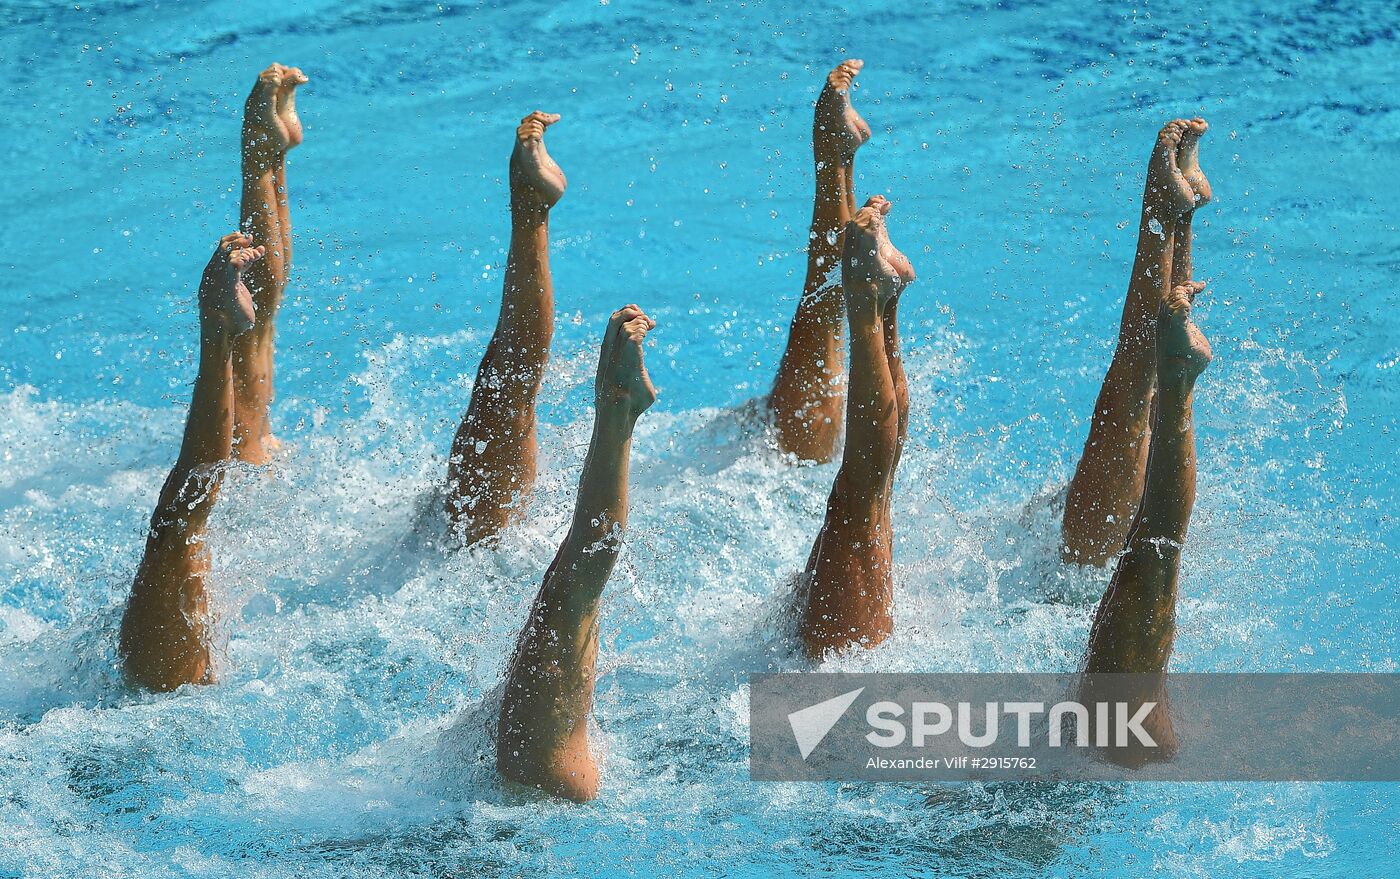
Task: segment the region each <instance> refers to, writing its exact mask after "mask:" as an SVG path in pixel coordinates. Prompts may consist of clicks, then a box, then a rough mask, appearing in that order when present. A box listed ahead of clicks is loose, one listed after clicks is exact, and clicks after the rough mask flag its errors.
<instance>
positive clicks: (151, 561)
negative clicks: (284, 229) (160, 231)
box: [120, 232, 267, 690]
mask: <svg viewBox="0 0 1400 879" xmlns="http://www.w3.org/2000/svg"><path fill="white" fill-rule="evenodd" d="M266 255H267V249H266V248H265V247H263V246H258V247H254V246H253V238H252V236H249V235H244V234H243V233H241V232H234V233H231V234H229V235H225V236H224V237H223V239H222V240H221V241H220V242H219V246H218V248H217V249H216V250H215V251H214V256H213V257H212V258H211V259H210V260H209V264H208V265H207V266H205V268H204V275H203V277H202V278H201V280H200V282H199V372H198V373H197V374H196V375H195V379H194V395H193V398H192V399H191V400H190V412H189V417H188V418H187V420H186V421H185V437H184V441H183V442H182V443H181V445H180V456H179V457H178V458H177V459H176V461H175V467H174V469H172V470H171V471H170V475H169V476H168V477H166V480H165V485H164V486H163V487H162V488H161V490H160V500H159V502H157V504H156V511H155V513H154V515H152V516H151V527H150V530H149V531H148V532H147V536H146V552H145V555H144V556H142V558H141V565H140V567H139V568H137V570H136V581H135V583H134V584H133V585H132V587H131V598H130V600H129V601H128V602H127V606H126V614H125V615H124V616H123V617H122V626H121V643H120V647H121V654H122V658H123V660H124V662H125V667H126V672H127V675H128V676H129V677H130V678H131V679H132V680H133V681H134V682H136V683H138V684H140V685H142V686H144V687H148V688H150V689H152V690H173V689H175V688H176V687H178V686H180V685H181V684H191V683H208V682H209V681H211V680H212V669H211V668H210V665H209V642H208V638H207V637H206V631H205V627H206V614H205V608H206V599H205V592H204V578H205V575H206V574H207V573H208V571H209V554H208V552H207V551H206V549H205V547H204V529H205V525H206V523H207V522H208V521H209V513H210V512H211V511H212V510H213V508H214V502H215V500H216V499H217V497H218V493H219V484H220V482H221V481H222V479H223V469H224V465H225V464H226V463H227V461H228V459H229V456H230V454H231V452H232V449H233V434H234V420H235V419H234V392H233V389H234V384H235V382H234V373H233V359H234V350H235V348H236V344H237V340H238V339H239V338H240V337H242V336H244V335H246V334H247V333H248V332H250V331H251V330H252V329H253V327H254V325H255V323H256V317H255V313H254V306H253V296H252V293H251V292H250V290H249V288H248V286H247V284H246V278H247V277H248V275H250V274H251V269H252V267H253V266H256V265H258V264H259V263H260V262H261V261H262V260H263V259H265V258H266Z"/></svg>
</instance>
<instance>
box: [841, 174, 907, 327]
mask: <svg viewBox="0 0 1400 879" xmlns="http://www.w3.org/2000/svg"><path fill="white" fill-rule="evenodd" d="M891 207H893V205H891V204H890V202H889V200H888V199H886V198H885V197H884V196H883V195H876V196H871V198H870V200H869V201H867V202H866V203H865V207H863V208H861V209H860V210H859V211H857V212H856V215H855V216H854V217H852V218H851V223H850V225H849V226H847V227H846V242H847V244H846V247H845V256H844V258H845V260H846V268H847V271H848V272H850V273H852V274H853V275H854V278H855V279H856V280H862V281H866V282H874V283H875V284H876V286H877V288H878V290H879V296H880V301H879V304H880V307H881V308H882V309H883V307H884V306H885V305H886V304H887V303H888V302H889V301H890V300H891V299H893V298H895V297H896V296H898V295H899V294H900V293H901V292H903V290H904V288H905V287H907V286H909V284H910V283H911V282H912V281H913V280H914V267H913V266H912V265H911V264H910V263H909V260H908V258H907V257H905V255H904V254H902V253H900V252H899V250H897V249H896V248H895V246H894V245H893V244H891V243H890V234H889V229H888V228H887V227H886V223H885V217H886V216H887V215H888V214H889V212H890V208H891ZM842 277H843V279H844V278H846V277H848V276H847V275H845V274H843V275H842Z"/></svg>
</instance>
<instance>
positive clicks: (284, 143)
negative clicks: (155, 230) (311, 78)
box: [233, 64, 307, 464]
mask: <svg viewBox="0 0 1400 879" xmlns="http://www.w3.org/2000/svg"><path fill="white" fill-rule="evenodd" d="M306 81H307V78H306V75H305V74H303V73H302V72H301V70H300V69H298V68H296V67H284V66H283V65H281V64H273V65H271V66H269V67H268V68H267V69H266V70H264V71H263V72H262V73H261V74H259V75H258V81H257V83H256V84H254V86H253V91H252V93H251V94H250V95H248V100H247V103H246V104H245V105H244V108H243V161H242V168H243V196H242V200H241V202H240V213H241V215H242V218H241V228H242V229H243V231H244V232H246V233H248V234H249V235H252V236H253V240H254V241H255V242H256V243H257V244H258V246H259V247H263V248H266V250H267V256H266V257H265V258H264V259H262V260H261V261H260V262H258V263H257V264H256V265H255V266H254V267H253V269H252V271H251V272H250V273H249V276H248V287H249V289H250V290H251V291H252V293H253V301H254V302H255V303H256V305H257V308H258V317H257V323H256V324H255V325H254V326H253V328H252V330H250V331H249V332H247V333H245V334H243V335H242V336H240V337H239V338H238V340H237V341H235V342H234V349H233V400H234V454H235V455H236V456H237V457H238V459H239V460H242V461H247V462H249V463H252V464H265V463H267V462H268V461H269V460H271V457H272V453H273V452H274V451H275V450H276V448H277V445H278V443H277V439H276V438H275V437H274V436H273V435H272V422H271V416H270V409H271V406H272V397H273V389H272V361H273V345H274V341H275V340H274V336H275V332H276V319H277V310H278V308H279V307H280V306H281V304H282V294H283V292H284V291H285V290H286V287H287V277H288V273H289V272H290V271H291V266H292V220H291V214H290V207H289V204H288V199H287V168H286V158H287V151H288V150H290V149H293V148H295V147H296V146H298V145H299V144H300V143H301V141H302V128H301V119H300V117H298V116H297V111H296V89H297V86H299V85H303V84H304V83H306Z"/></svg>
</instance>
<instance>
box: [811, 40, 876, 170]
mask: <svg viewBox="0 0 1400 879" xmlns="http://www.w3.org/2000/svg"><path fill="white" fill-rule="evenodd" d="M864 66H865V62H864V61H861V60H860V59H858V58H850V59H847V60H845V61H842V62H841V63H840V64H838V65H836V68H835V69H834V70H832V71H831V73H829V74H827V76H826V85H825V86H824V87H823V88H822V93H821V95H820V96H819V97H818V98H817V109H816V114H815V115H814V117H813V120H812V143H813V146H814V147H815V149H816V153H817V158H819V159H827V158H833V159H837V160H840V161H846V162H848V161H849V160H850V159H851V158H853V157H854V156H855V154H856V150H858V149H860V148H861V146H862V145H863V144H864V143H865V142H866V141H868V140H870V126H869V125H867V124H866V123H865V120H864V119H862V118H861V117H860V114H859V113H857V112H856V110H855V108H854V107H852V106H851V87H852V85H853V84H854V80H855V78H856V74H858V73H860V69H861V68H862V67H864Z"/></svg>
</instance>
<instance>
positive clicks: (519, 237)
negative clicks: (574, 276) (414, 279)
mask: <svg viewBox="0 0 1400 879" xmlns="http://www.w3.org/2000/svg"><path fill="white" fill-rule="evenodd" d="M557 121H559V117H558V116H557V115H553V114H548V113H540V112H535V113H531V114H530V115H529V116H526V117H525V118H524V119H523V120H521V123H520V127H519V128H518V129H517V130H516V140H515V149H514V151H513V152H512V153H511V157H510V213H511V229H510V251H509V256H508V259H507V263H506V276H505V286H504V289H503V291H502V294H501V312H500V317H499V318H498V319H497V323H496V331H495V333H494V335H492V337H491V341H490V343H489V344H488V345H487V346H486V355H485V356H484V357H483V358H482V361H481V366H480V368H479V369H478V370H477V375H476V384H475V385H473V387H472V396H471V403H470V404H469V405H468V406H467V413H466V415H465V416H464V417H463V419H462V423H461V425H460V426H459V427H458V428H457V434H456V436H455V437H454V438H453V440H452V453H451V458H450V459H449V462H448V469H447V488H448V497H447V512H448V516H449V517H450V518H451V519H452V521H453V523H454V525H455V526H456V527H457V528H458V529H459V531H460V533H461V535H462V536H463V538H464V539H465V540H466V542H467V543H476V542H478V541H480V540H483V539H486V538H489V537H493V536H494V535H496V534H497V533H499V532H500V531H501V529H503V528H504V527H506V526H507V525H509V524H510V523H511V522H513V521H515V520H516V519H517V518H518V517H519V516H520V515H521V514H522V512H523V510H524V504H525V499H526V496H527V495H528V493H529V491H530V489H531V488H532V487H533V486H534V483H535V455H536V448H537V447H536V441H535V397H536V396H537V395H538V393H539V389H540V383H541V381H542V380H543V378H544V368H545V365H546V363H548V361H549V345H550V341H551V339H552V338H553V335H554V281H553V279H552V278H551V277H550V273H549V211H550V209H551V208H552V207H553V206H554V205H555V203H557V202H558V201H559V199H560V197H562V196H563V194H564V188H565V186H566V182H565V179H564V173H563V172H562V171H561V170H560V169H559V166H558V165H557V164H555V162H554V160H553V159H551V158H550V156H549V153H548V152H547V151H546V150H545V146H544V132H545V129H546V128H548V127H549V126H550V125H553V124H554V123H555V122H557Z"/></svg>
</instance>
